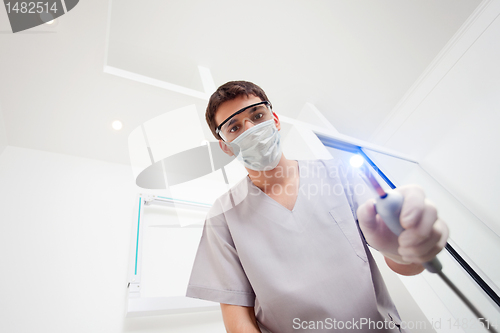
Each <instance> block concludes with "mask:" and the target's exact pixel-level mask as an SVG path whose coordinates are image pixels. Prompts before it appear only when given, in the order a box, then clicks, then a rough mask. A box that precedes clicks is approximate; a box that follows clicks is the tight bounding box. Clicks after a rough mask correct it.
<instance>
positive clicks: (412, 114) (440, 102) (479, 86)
mask: <svg viewBox="0 0 500 333" xmlns="http://www.w3.org/2000/svg"><path fill="white" fill-rule="evenodd" d="M498 14H500V1H499V0H492V1H483V4H482V6H480V7H479V8H478V11H477V12H476V13H475V15H472V16H471V19H470V20H469V21H468V22H467V23H466V24H465V25H464V27H463V28H462V29H461V30H460V31H459V32H458V33H457V35H456V36H455V38H454V39H453V40H451V41H450V43H449V44H448V45H447V47H446V48H445V49H444V50H443V51H442V53H441V54H440V56H439V57H438V58H437V59H436V61H435V62H434V63H433V64H432V65H431V66H430V67H429V69H428V71H427V72H426V73H425V75H424V76H423V77H422V78H421V80H420V81H418V82H417V83H416V85H415V86H414V87H413V88H412V90H410V91H409V92H408V94H407V96H406V98H405V99H404V100H403V101H401V103H400V105H399V106H398V107H397V108H396V109H395V110H394V111H393V113H392V115H391V116H390V117H389V118H388V119H386V121H385V125H384V126H382V128H381V129H380V130H379V132H378V133H377V135H375V136H374V137H373V138H372V139H373V142H375V143H377V144H381V145H384V146H386V147H389V148H393V149H395V150H398V151H401V152H404V153H407V154H411V155H413V156H415V157H416V158H417V159H418V160H419V162H420V164H421V165H422V166H423V167H424V168H425V169H426V170H427V171H428V172H430V173H431V174H432V175H433V176H434V177H435V178H436V179H437V180H438V181H439V182H440V183H441V184H443V185H444V186H445V187H446V188H447V189H449V190H450V191H451V192H452V193H453V194H454V195H455V196H456V197H457V198H458V199H459V200H460V201H462V202H463V203H464V204H465V205H466V206H467V207H468V208H469V209H470V210H471V211H472V212H473V213H474V214H475V215H476V216H478V217H479V218H480V219H481V220H482V221H483V222H484V223H486V224H487V225H488V226H489V227H490V228H491V229H492V230H493V231H495V232H496V233H497V235H499V236H500V223H499V220H498V216H500V205H498V204H497V202H498V201H499V199H500V196H499V194H498V188H499V187H500V176H499V174H498V170H500V155H499V154H498V153H497V152H498V143H499V142H500V131H498V124H499V123H500V106H499V105H500V80H499V79H498V78H499V77H500V67H499V66H498V59H500V44H499V43H498V40H499V39H500V17H499V16H498Z"/></svg>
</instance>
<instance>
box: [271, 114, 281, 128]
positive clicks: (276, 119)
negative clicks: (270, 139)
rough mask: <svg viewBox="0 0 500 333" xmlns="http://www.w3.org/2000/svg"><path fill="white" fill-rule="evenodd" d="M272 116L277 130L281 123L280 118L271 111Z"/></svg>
mask: <svg viewBox="0 0 500 333" xmlns="http://www.w3.org/2000/svg"><path fill="white" fill-rule="evenodd" d="M273 117H274V123H275V125H276V128H277V129H278V131H279V130H281V123H280V119H279V118H278V115H277V114H276V113H274V112H273Z"/></svg>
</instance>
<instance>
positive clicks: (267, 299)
mask: <svg viewBox="0 0 500 333" xmlns="http://www.w3.org/2000/svg"><path fill="white" fill-rule="evenodd" d="M298 165H299V174H300V182H299V194H298V197H297V200H296V202H295V206H294V208H293V210H292V211H290V210H288V209H287V208H285V207H284V206H282V205H281V204H279V203H278V202H276V201H275V200H274V199H272V198H271V197H269V196H268V195H267V194H265V193H264V192H262V191H261V190H260V189H259V188H258V187H257V186H255V185H254V184H253V183H252V181H251V180H250V178H249V177H248V176H247V177H245V178H244V179H242V180H241V181H240V182H238V183H237V184H236V185H235V186H234V187H232V188H231V189H230V190H229V191H228V192H227V193H225V194H224V195H222V196H221V197H219V198H218V199H217V200H216V201H215V203H214V205H213V206H212V208H211V210H210V212H209V214H208V216H207V219H206V221H205V225H204V229H203V233H202V237H201V240H200V245H199V248H198V251H197V254H196V258H195V261H194V265H193V269H192V272H191V277H190V280H189V284H188V289H187V293H186V296H188V297H194V298H200V299H205V300H209V301H214V302H219V303H225V304H234V305H240V306H249V307H252V306H253V307H255V308H254V310H255V316H256V318H257V321H258V324H259V327H260V329H261V331H262V332H273V333H287V332H302V331H312V332H328V331H331V330H334V329H337V330H340V331H351V330H353V331H358V332H373V331H376V332H400V330H399V329H398V326H399V324H400V323H401V319H400V317H399V315H398V313H397V310H396V308H395V307H394V304H393V303H392V300H391V298H390V296H389V294H388V292H387V289H386V286H385V284H384V282H383V280H382V277H381V275H380V272H379V270H378V268H377V266H376V264H375V261H374V259H373V257H372V256H371V253H370V251H369V250H368V248H367V246H366V243H365V241H364V239H363V237H362V234H361V232H360V230H359V227H358V225H357V218H356V210H357V208H358V206H359V205H361V204H362V203H364V202H365V201H366V200H367V199H369V198H373V197H374V195H373V192H371V190H369V189H368V187H367V185H366V184H365V183H364V182H363V181H362V179H361V178H360V177H359V175H358V174H357V173H356V171H355V170H354V169H352V168H347V167H345V166H344V165H343V163H342V162H340V161H337V160H334V159H331V160H299V161H298ZM277 190H278V189H276V191H277ZM370 325H371V326H370ZM401 331H403V330H402V329H401Z"/></svg>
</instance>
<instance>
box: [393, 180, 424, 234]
mask: <svg viewBox="0 0 500 333" xmlns="http://www.w3.org/2000/svg"><path fill="white" fill-rule="evenodd" d="M395 190H396V191H398V192H399V193H401V194H402V195H403V197H404V201H403V206H402V207H401V213H400V216H399V221H400V222H401V226H402V227H403V228H405V229H409V228H413V227H414V226H415V225H416V224H417V223H418V222H419V221H420V219H421V217H422V214H423V212H424V201H425V194H424V191H423V190H422V188H420V187H419V186H416V185H406V186H402V187H398V188H396V189H395Z"/></svg>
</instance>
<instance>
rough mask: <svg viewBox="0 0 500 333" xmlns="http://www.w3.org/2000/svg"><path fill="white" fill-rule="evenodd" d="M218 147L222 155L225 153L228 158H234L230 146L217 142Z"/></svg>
mask: <svg viewBox="0 0 500 333" xmlns="http://www.w3.org/2000/svg"><path fill="white" fill-rule="evenodd" d="M219 147H220V149H222V151H223V152H224V153H226V154H227V155H229V156H234V154H233V150H232V149H231V146H229V145H227V144H226V143H225V142H224V141H222V140H219Z"/></svg>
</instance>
